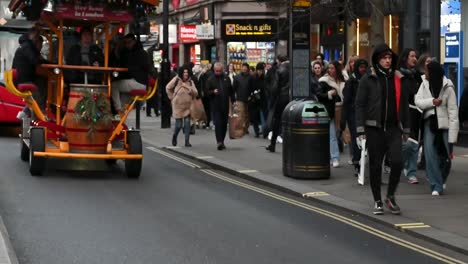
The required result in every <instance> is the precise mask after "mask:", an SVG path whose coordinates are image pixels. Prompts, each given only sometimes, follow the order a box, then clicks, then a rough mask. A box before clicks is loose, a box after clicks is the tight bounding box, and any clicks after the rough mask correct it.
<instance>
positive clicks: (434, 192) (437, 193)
mask: <svg viewBox="0 0 468 264" xmlns="http://www.w3.org/2000/svg"><path fill="white" fill-rule="evenodd" d="M439 195H440V194H439V192H438V191H432V196H439Z"/></svg>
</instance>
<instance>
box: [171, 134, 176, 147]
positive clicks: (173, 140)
mask: <svg viewBox="0 0 468 264" xmlns="http://www.w3.org/2000/svg"><path fill="white" fill-rule="evenodd" d="M172 146H174V147H175V146H177V136H176V135H175V134H174V135H172Z"/></svg>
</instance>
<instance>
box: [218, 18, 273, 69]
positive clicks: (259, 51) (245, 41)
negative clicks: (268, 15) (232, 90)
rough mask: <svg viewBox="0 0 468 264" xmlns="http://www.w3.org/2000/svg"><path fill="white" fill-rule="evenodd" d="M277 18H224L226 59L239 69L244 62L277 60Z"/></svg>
mask: <svg viewBox="0 0 468 264" xmlns="http://www.w3.org/2000/svg"><path fill="white" fill-rule="evenodd" d="M277 31H278V30H277V20H275V19H232V20H223V21H222V23H221V35H222V38H223V40H224V41H226V61H227V63H228V64H229V63H230V64H233V65H234V69H235V70H236V71H239V70H240V69H241V66H242V64H243V63H248V64H249V65H250V66H253V67H255V66H256V65H257V63H259V62H264V63H267V64H272V63H274V62H275V57H276V45H277V43H278V40H277Z"/></svg>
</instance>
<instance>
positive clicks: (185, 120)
mask: <svg viewBox="0 0 468 264" xmlns="http://www.w3.org/2000/svg"><path fill="white" fill-rule="evenodd" d="M178 70H179V73H178V75H177V76H175V77H174V78H173V79H172V80H171V81H170V82H169V83H168V84H167V86H166V91H167V96H168V97H169V99H170V100H171V104H172V116H173V117H174V118H175V120H176V123H175V129H174V134H173V135H172V145H173V146H177V136H178V135H179V132H180V130H181V129H182V127H183V129H184V134H185V146H186V147H191V146H192V145H191V144H190V119H191V117H190V106H191V105H192V101H193V99H195V97H196V96H197V95H198V92H197V87H195V83H194V82H193V80H192V79H191V75H192V71H191V70H190V67H188V66H187V65H184V66H182V67H180V68H179V69H178Z"/></svg>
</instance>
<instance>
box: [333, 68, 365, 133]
mask: <svg viewBox="0 0 468 264" xmlns="http://www.w3.org/2000/svg"><path fill="white" fill-rule="evenodd" d="M360 65H365V66H366V67H369V63H368V62H367V61H366V60H365V59H357V60H356V62H354V71H353V73H352V74H351V76H350V78H349V80H347V81H346V85H345V87H344V89H343V110H342V112H343V115H344V116H343V118H342V119H341V121H340V128H341V130H344V129H345V128H346V122H347V121H348V120H349V118H352V117H354V116H355V112H356V108H355V102H356V95H357V91H358V88H359V82H360V80H361V78H362V75H361V74H360V73H359V66H360Z"/></svg>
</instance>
